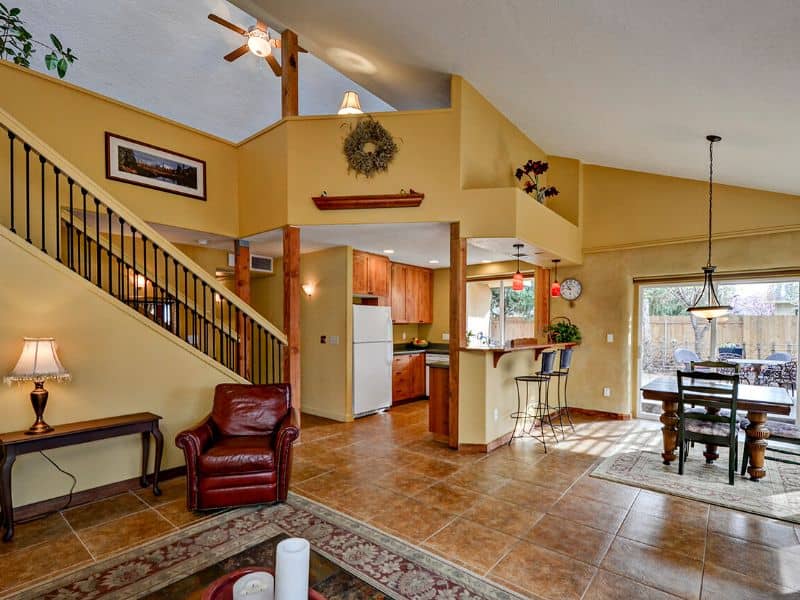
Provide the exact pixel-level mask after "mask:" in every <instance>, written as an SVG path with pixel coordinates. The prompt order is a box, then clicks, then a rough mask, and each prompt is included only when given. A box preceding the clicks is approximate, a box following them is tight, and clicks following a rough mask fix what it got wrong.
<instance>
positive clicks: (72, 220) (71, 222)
mask: <svg viewBox="0 0 800 600" xmlns="http://www.w3.org/2000/svg"><path fill="white" fill-rule="evenodd" d="M67 183H68V184H69V243H68V244H67V249H68V250H69V268H70V269H72V270H73V271H74V270H75V259H74V254H75V211H74V207H73V202H72V190H73V186H74V185H75V182H74V181H73V180H72V177H67Z"/></svg>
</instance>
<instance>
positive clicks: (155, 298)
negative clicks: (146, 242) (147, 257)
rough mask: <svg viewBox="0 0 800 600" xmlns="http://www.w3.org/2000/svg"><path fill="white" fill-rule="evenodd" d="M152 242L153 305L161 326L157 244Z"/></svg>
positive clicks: (161, 308)
mask: <svg viewBox="0 0 800 600" xmlns="http://www.w3.org/2000/svg"><path fill="white" fill-rule="evenodd" d="M150 243H151V244H153V285H152V288H153V305H154V306H155V309H156V317H157V318H158V320H159V321H160V324H161V326H162V327H163V326H164V303H163V302H161V286H159V285H158V246H156V243H155V242H153V241H151V242H150Z"/></svg>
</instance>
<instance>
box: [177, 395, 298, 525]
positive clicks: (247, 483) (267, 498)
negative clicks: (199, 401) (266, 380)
mask: <svg viewBox="0 0 800 600" xmlns="http://www.w3.org/2000/svg"><path fill="white" fill-rule="evenodd" d="M298 424H299V419H298V415H297V411H296V409H293V408H292V398H291V390H290V388H289V385H288V384H283V383H280V384H273V385H241V384H220V385H218V386H217V387H216V389H215V390H214V408H213V409H212V411H211V414H210V415H208V417H206V419H205V420H204V421H203V422H201V423H200V424H199V425H197V426H196V427H194V428H193V429H190V430H187V431H182V432H181V433H179V434H178V435H177V437H176V438H175V444H176V445H177V446H178V447H179V448H181V449H182V450H183V453H184V455H185V456H186V506H187V507H188V508H189V510H207V509H211V508H226V507H230V506H243V505H246V504H261V503H266V502H284V501H285V500H286V494H287V492H288V491H289V474H290V473H291V470H292V443H293V442H294V441H295V440H296V439H297V436H298V435H299V434H300V430H299V425H298Z"/></svg>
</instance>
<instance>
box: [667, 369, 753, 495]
mask: <svg viewBox="0 0 800 600" xmlns="http://www.w3.org/2000/svg"><path fill="white" fill-rule="evenodd" d="M726 368H727V367H726ZM738 399H739V375H738V374H733V375H728V374H725V373H715V372H713V371H688V372H687V371H678V448H679V454H678V473H679V474H680V475H683V466H684V463H685V462H686V456H687V454H688V453H689V448H688V445H689V443H690V442H697V443H700V444H713V445H715V446H724V447H727V448H728V449H729V452H728V483H730V484H731V485H733V482H734V476H735V474H736V467H737V463H738V453H739V444H738V437H737V436H738V430H737V419H736V403H737V401H738ZM687 404H689V405H694V404H699V405H702V406H705V407H706V412H693V411H687V410H686V405H687ZM708 409H711V412H709V411H708Z"/></svg>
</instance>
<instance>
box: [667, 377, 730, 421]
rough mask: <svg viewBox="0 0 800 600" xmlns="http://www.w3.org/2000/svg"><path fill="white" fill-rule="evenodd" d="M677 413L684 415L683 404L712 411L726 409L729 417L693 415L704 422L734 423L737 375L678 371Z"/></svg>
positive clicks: (691, 416)
mask: <svg viewBox="0 0 800 600" xmlns="http://www.w3.org/2000/svg"><path fill="white" fill-rule="evenodd" d="M677 376H678V413H679V415H683V414H684V412H685V411H684V404H692V405H694V404H700V405H703V406H705V407H706V408H707V409H708V408H713V409H720V410H721V409H727V410H729V411H730V414H729V415H714V414H705V415H693V414H686V415H684V416H686V417H687V418H699V420H704V421H715V422H720V423H728V422H731V423H733V422H735V419H736V404H737V401H738V399H739V375H737V374H734V375H726V374H724V373H714V372H712V371H678V372H677Z"/></svg>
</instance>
